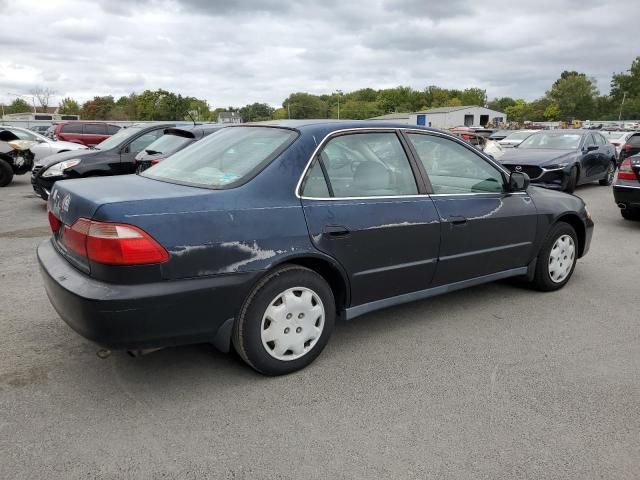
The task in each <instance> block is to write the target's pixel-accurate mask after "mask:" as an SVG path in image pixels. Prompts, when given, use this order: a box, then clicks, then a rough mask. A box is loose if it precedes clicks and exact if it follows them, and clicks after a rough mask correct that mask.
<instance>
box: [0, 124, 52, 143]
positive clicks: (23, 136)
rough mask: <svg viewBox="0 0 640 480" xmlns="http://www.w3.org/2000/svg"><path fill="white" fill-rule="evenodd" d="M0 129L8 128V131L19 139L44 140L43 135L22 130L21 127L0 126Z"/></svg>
mask: <svg viewBox="0 0 640 480" xmlns="http://www.w3.org/2000/svg"><path fill="white" fill-rule="evenodd" d="M0 130H8V131H9V132H11V133H13V134H14V135H15V136H16V137H18V138H19V139H20V140H33V141H38V140H43V141H44V140H45V139H44V137H42V136H41V135H39V134H37V133H36V132H32V131H29V130H23V129H21V128H15V127H0Z"/></svg>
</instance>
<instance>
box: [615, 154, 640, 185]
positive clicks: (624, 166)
mask: <svg viewBox="0 0 640 480" xmlns="http://www.w3.org/2000/svg"><path fill="white" fill-rule="evenodd" d="M618 179H619V180H637V177H636V174H635V173H633V168H631V159H630V158H625V159H624V160H623V161H622V163H621V164H620V169H619V170H618Z"/></svg>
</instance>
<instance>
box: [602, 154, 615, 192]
mask: <svg viewBox="0 0 640 480" xmlns="http://www.w3.org/2000/svg"><path fill="white" fill-rule="evenodd" d="M615 175H616V162H615V160H612V161H611V162H609V168H608V169H607V173H606V174H605V176H604V178H602V179H600V181H599V182H598V183H599V184H600V185H602V186H603V187H608V186H609V185H611V184H612V183H613V177H615Z"/></svg>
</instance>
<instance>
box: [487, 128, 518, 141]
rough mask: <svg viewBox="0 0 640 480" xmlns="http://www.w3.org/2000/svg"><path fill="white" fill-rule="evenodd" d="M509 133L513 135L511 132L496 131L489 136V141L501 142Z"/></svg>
mask: <svg viewBox="0 0 640 480" xmlns="http://www.w3.org/2000/svg"><path fill="white" fill-rule="evenodd" d="M510 133H513V130H496V131H495V132H493V133H492V134H491V135H489V140H502V139H503V138H505V137H506V136H507V135H509V134H510Z"/></svg>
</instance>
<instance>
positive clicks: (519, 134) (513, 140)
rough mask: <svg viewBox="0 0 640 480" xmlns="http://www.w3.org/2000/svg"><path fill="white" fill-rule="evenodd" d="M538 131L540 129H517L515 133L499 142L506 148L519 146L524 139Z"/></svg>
mask: <svg viewBox="0 0 640 480" xmlns="http://www.w3.org/2000/svg"><path fill="white" fill-rule="evenodd" d="M538 131H539V130H515V131H514V132H513V133H510V134H509V135H507V136H506V137H504V138H503V139H502V140H499V141H498V143H499V144H500V146H502V147H506V148H511V147H517V146H518V145H520V143H521V142H522V141H523V140H525V139H526V138H528V137H529V136H531V135H532V134H534V133H536V132H538Z"/></svg>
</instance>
